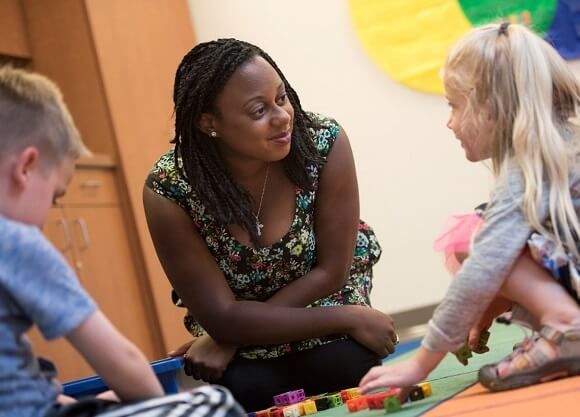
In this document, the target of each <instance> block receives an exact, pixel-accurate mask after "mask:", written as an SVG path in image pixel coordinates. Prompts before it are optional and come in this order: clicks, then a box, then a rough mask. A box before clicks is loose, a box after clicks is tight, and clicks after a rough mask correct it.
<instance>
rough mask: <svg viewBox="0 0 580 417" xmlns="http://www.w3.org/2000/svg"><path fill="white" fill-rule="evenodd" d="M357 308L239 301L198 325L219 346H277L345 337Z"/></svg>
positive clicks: (352, 322)
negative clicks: (289, 305) (315, 338)
mask: <svg viewBox="0 0 580 417" xmlns="http://www.w3.org/2000/svg"><path fill="white" fill-rule="evenodd" d="M356 308H357V306H332V307H319V308H303V307H297V308H290V307H281V306H277V305H271V304H267V303H263V302H257V301H238V302H235V303H232V305H231V307H230V308H229V309H228V310H227V311H225V312H223V313H221V314H220V317H214V320H212V323H208V324H205V325H204V323H200V324H201V325H202V326H204V328H205V329H206V330H207V331H208V333H209V334H210V336H212V338H214V339H215V340H216V341H218V342H221V343H230V344H236V345H238V346H242V345H253V344H277V343H287V342H293V341H298V340H304V339H309V338H314V337H321V336H328V335H331V334H348V333H350V331H351V330H352V327H353V326H354V321H355V318H356V317H355V316H356V315H357V311H356ZM359 308H360V307H359Z"/></svg>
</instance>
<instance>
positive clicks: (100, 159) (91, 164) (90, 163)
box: [76, 154, 117, 168]
mask: <svg viewBox="0 0 580 417" xmlns="http://www.w3.org/2000/svg"><path fill="white" fill-rule="evenodd" d="M76 166H77V167H78V168H115V167H116V166H117V162H116V161H115V158H113V157H112V156H111V155H103V154H93V155H91V156H89V157H83V158H79V159H78V160H77V162H76Z"/></svg>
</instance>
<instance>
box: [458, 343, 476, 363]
mask: <svg viewBox="0 0 580 417" xmlns="http://www.w3.org/2000/svg"><path fill="white" fill-rule="evenodd" d="M453 354H454V355H455V357H456V358H457V360H458V361H459V362H461V363H462V364H463V365H464V366H467V363H468V362H469V358H471V357H472V356H473V355H472V353H471V349H470V348H469V344H468V343H467V342H465V344H464V345H463V346H461V347H460V348H459V349H458V350H456V351H455V352H454V353H453Z"/></svg>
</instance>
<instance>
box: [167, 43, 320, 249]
mask: <svg viewBox="0 0 580 417" xmlns="http://www.w3.org/2000/svg"><path fill="white" fill-rule="evenodd" d="M256 56H260V57H262V58H263V59H265V60H266V61H267V62H268V63H269V64H270V65H271V66H272V67H273V68H274V70H275V71H276V72H277V73H278V75H279V77H280V78H281V79H282V81H283V83H284V86H285V89H286V94H287V96H288V99H289V101H290V104H291V105H292V107H293V108H294V122H293V123H294V124H293V128H292V146H291V147H290V153H289V154H288V155H287V156H286V157H285V158H284V159H283V160H282V166H283V167H284V171H285V173H286V175H287V176H288V178H289V179H290V180H291V181H292V182H293V183H294V184H296V185H297V186H298V187H300V188H302V189H303V190H306V191H310V190H312V188H313V184H312V179H311V177H310V175H309V170H308V169H309V166H310V165H312V164H314V165H316V166H321V165H322V164H323V159H322V158H321V157H320V154H319V152H318V149H317V148H316V146H315V145H314V142H313V141H312V137H311V135H310V133H309V131H308V128H309V127H314V123H315V122H314V121H313V120H312V119H311V118H310V117H309V116H308V114H307V113H306V112H305V111H304V110H303V109H302V107H301V106H300V100H299V98H298V95H297V94H296V92H295V91H294V89H293V88H292V87H291V86H290V84H289V83H288V81H287V80H286V78H285V77H284V74H282V71H280V69H279V68H278V66H277V65H276V63H275V62H274V60H273V59H272V58H271V57H270V56H269V55H268V54H267V53H266V52H264V51H263V50H262V49H260V48H259V47H257V46H255V45H252V44H250V43H247V42H244V41H240V40H237V39H218V40H215V41H211V42H204V43H200V44H198V45H197V46H195V47H194V48H193V49H191V50H190V51H189V52H188V53H187V54H186V55H185V56H184V57H183V60H182V61H181V63H180V64H179V67H178V68H177V72H176V74H175V84H174V88H173V102H174V106H175V107H174V108H175V137H174V138H173V139H172V140H171V143H174V144H175V165H176V167H177V169H178V172H179V174H180V175H182V176H183V177H184V178H185V179H186V180H187V181H188V182H189V184H190V186H191V187H192V190H193V191H194V192H195V193H196V194H197V195H198V197H199V198H200V200H201V202H202V203H203V204H204V206H205V207H206V209H207V211H208V212H209V213H211V214H212V216H213V218H214V219H215V220H216V221H217V222H219V223H222V224H226V225H227V224H237V225H239V226H241V227H242V228H243V229H245V230H246V231H247V232H248V233H249V235H250V240H251V241H252V243H253V244H254V245H255V246H256V247H258V246H259V244H258V234H257V229H256V218H255V216H254V212H253V209H252V203H253V198H252V196H251V195H250V193H248V192H247V191H246V190H245V189H244V188H243V187H241V186H240V185H239V184H238V183H237V181H236V180H235V179H234V178H233V177H232V176H231V174H230V173H229V172H228V170H227V168H226V166H225V165H224V163H223V161H222V159H221V157H220V155H219V153H218V149H217V146H216V144H215V142H214V141H213V140H211V139H209V137H208V135H207V134H206V133H204V132H203V131H201V130H200V129H199V127H198V126H197V122H198V121H199V118H200V116H201V114H202V113H206V112H212V111H215V110H216V109H215V100H216V97H217V95H218V94H219V93H220V92H221V91H222V89H223V88H224V85H225V84H226V82H227V81H228V80H229V79H230V77H231V76H232V74H233V73H234V72H235V71H236V69H238V68H239V67H240V66H242V65H243V64H245V63H246V62H248V61H250V60H251V59H252V58H254V57H256Z"/></svg>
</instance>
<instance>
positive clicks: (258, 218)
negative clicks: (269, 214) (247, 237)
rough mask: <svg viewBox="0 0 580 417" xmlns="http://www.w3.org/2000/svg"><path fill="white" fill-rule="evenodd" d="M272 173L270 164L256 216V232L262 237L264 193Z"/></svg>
mask: <svg viewBox="0 0 580 417" xmlns="http://www.w3.org/2000/svg"><path fill="white" fill-rule="evenodd" d="M269 173H270V163H269V162H268V165H267V166H266V178H264V185H262V195H261V196H260V204H258V211H257V212H256V214H255V215H254V217H255V218H256V231H257V232H258V236H262V228H263V227H264V225H263V224H262V223H261V222H260V211H262V202H263V201H264V193H265V192H266V184H268V174H269Z"/></svg>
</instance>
